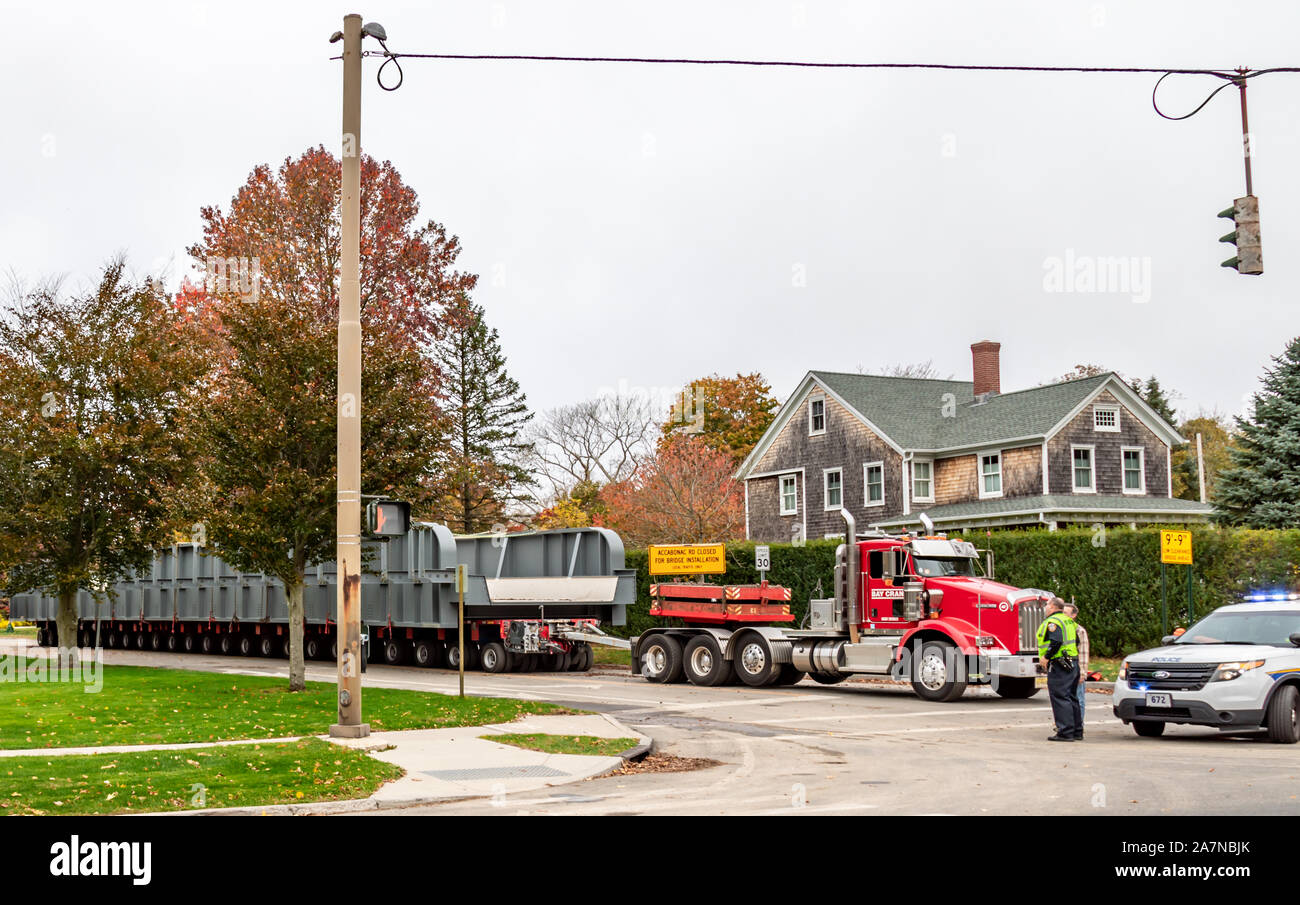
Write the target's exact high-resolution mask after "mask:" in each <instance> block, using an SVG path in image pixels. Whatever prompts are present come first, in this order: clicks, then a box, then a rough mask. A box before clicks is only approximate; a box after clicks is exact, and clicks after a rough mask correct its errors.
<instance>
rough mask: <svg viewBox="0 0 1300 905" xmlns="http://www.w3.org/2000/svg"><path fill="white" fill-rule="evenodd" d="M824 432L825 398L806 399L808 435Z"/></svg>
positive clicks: (812, 435)
mask: <svg viewBox="0 0 1300 905" xmlns="http://www.w3.org/2000/svg"><path fill="white" fill-rule="evenodd" d="M824 433H826V400H825V399H820V398H819V399H810V400H809V401H808V436H810V437H814V436H816V435H817V434H824Z"/></svg>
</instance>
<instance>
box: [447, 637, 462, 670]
mask: <svg viewBox="0 0 1300 905" xmlns="http://www.w3.org/2000/svg"><path fill="white" fill-rule="evenodd" d="M447 668H448V669H456V670H458V669H460V645H459V644H455V643H450V644H448V645H447Z"/></svg>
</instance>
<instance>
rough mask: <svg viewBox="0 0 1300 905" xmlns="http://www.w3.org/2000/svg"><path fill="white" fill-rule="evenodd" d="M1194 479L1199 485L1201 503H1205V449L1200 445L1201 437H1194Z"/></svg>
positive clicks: (1198, 435)
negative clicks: (1195, 478)
mask: <svg viewBox="0 0 1300 905" xmlns="http://www.w3.org/2000/svg"><path fill="white" fill-rule="evenodd" d="M1196 477H1197V480H1198V481H1199V482H1200V485H1201V502H1202V503H1204V502H1205V448H1204V447H1203V446H1202V445H1201V435H1200V434H1199V433H1198V434H1197V435H1196Z"/></svg>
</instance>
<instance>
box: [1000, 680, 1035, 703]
mask: <svg viewBox="0 0 1300 905" xmlns="http://www.w3.org/2000/svg"><path fill="white" fill-rule="evenodd" d="M993 690H994V691H996V692H997V693H998V694H999V695H1001V696H1002V697H1004V698H1006V699H1007V700H1010V701H1023V700H1024V699H1025V698H1032V697H1033V696H1034V695H1036V694H1038V683H1037V682H1035V681H1034V679H1033V678H1032V677H1023V676H1020V677H1017V676H998V678H997V681H996V682H994V683H993Z"/></svg>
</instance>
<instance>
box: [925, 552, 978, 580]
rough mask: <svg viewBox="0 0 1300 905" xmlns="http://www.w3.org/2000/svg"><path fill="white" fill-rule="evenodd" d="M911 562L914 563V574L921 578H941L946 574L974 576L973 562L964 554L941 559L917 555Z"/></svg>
mask: <svg viewBox="0 0 1300 905" xmlns="http://www.w3.org/2000/svg"><path fill="white" fill-rule="evenodd" d="M913 562H914V563H915V565H916V574H917V575H920V576H921V577H922V578H942V577H944V576H946V575H968V576H971V577H974V575H975V562H974V560H972V559H970V558H969V557H966V556H962V557H959V558H947V557H945V558H942V559H941V558H939V557H930V558H928V559H923V558H921V557H919V556H918V557H914V558H913Z"/></svg>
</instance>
